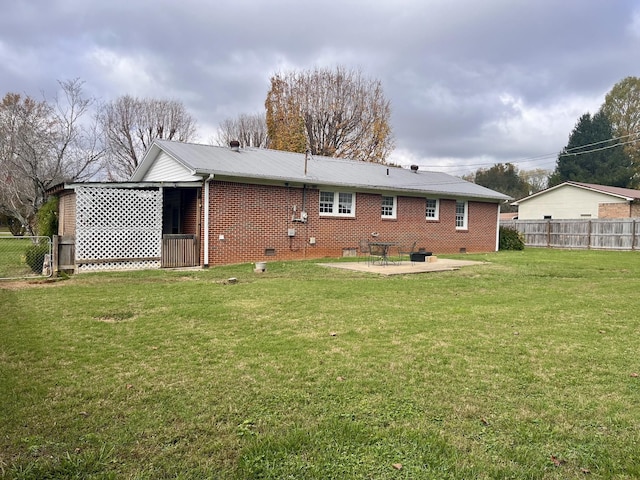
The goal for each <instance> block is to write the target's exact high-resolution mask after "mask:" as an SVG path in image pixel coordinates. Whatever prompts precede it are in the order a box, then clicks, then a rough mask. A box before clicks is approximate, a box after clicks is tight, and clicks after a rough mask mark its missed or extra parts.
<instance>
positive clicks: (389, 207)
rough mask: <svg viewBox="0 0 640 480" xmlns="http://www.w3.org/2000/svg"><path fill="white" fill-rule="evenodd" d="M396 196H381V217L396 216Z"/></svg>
mask: <svg viewBox="0 0 640 480" xmlns="http://www.w3.org/2000/svg"><path fill="white" fill-rule="evenodd" d="M396 198H397V197H387V196H385V195H383V196H382V213H381V216H382V218H396V205H397V200H396Z"/></svg>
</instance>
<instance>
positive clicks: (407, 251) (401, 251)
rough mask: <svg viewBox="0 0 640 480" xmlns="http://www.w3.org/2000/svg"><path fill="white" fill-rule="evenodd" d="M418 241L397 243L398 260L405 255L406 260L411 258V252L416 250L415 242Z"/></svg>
mask: <svg viewBox="0 0 640 480" xmlns="http://www.w3.org/2000/svg"><path fill="white" fill-rule="evenodd" d="M417 243H418V242H417V241H416V242H413V243H412V244H400V245H398V256H399V257H400V260H399V261H400V262H401V261H402V259H403V258H404V257H407V260H411V254H412V253H413V252H415V251H416V244H417Z"/></svg>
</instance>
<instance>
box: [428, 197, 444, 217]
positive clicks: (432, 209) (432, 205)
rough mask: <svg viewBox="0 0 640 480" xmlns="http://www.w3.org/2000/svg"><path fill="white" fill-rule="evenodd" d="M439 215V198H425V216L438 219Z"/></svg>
mask: <svg viewBox="0 0 640 480" xmlns="http://www.w3.org/2000/svg"><path fill="white" fill-rule="evenodd" d="M439 215H440V200H438V199H437V198H427V208H426V210H425V216H426V218H427V220H438V217H439Z"/></svg>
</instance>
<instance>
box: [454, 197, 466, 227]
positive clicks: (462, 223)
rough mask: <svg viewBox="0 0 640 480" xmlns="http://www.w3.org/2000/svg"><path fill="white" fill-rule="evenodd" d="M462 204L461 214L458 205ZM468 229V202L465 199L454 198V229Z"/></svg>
mask: <svg viewBox="0 0 640 480" xmlns="http://www.w3.org/2000/svg"><path fill="white" fill-rule="evenodd" d="M459 205H462V208H463V212H462V215H461V214H460V212H459V211H458V206H459ZM468 229H469V202H467V201H465V200H456V230H468Z"/></svg>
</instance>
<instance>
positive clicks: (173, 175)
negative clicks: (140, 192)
mask: <svg viewBox="0 0 640 480" xmlns="http://www.w3.org/2000/svg"><path fill="white" fill-rule="evenodd" d="M194 180H195V181H198V180H202V177H199V176H197V175H192V174H191V171H190V170H189V169H187V168H185V167H183V166H182V165H181V164H179V163H178V162H176V161H175V160H174V159H173V158H171V157H170V156H169V155H167V154H166V153H165V152H160V154H159V155H158V157H157V158H156V160H155V162H153V163H152V165H151V168H149V170H148V171H147V173H146V174H145V176H144V178H143V179H142V181H145V182H191V181H194Z"/></svg>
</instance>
